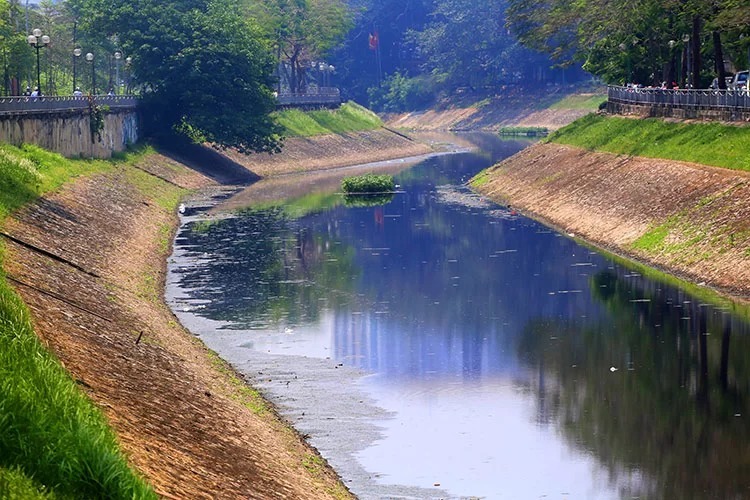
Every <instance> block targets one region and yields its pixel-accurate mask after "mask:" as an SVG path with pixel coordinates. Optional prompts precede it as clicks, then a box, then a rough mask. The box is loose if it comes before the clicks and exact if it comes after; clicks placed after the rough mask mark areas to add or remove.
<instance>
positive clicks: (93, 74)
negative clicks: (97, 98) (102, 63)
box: [86, 52, 96, 95]
mask: <svg viewBox="0 0 750 500" xmlns="http://www.w3.org/2000/svg"><path fill="white" fill-rule="evenodd" d="M86 60H87V61H88V62H90V63H91V95H96V65H95V64H94V54H93V53H91V52H87V53H86Z"/></svg>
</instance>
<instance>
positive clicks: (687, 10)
mask: <svg viewBox="0 0 750 500" xmlns="http://www.w3.org/2000/svg"><path fill="white" fill-rule="evenodd" d="M509 3H510V7H509V9H508V26H509V27H510V28H511V30H512V32H513V33H514V34H515V35H517V36H518V37H519V39H520V40H521V42H522V43H524V44H525V45H527V46H529V47H533V48H535V49H538V50H542V51H545V52H547V53H549V54H551V55H552V57H553V58H554V59H555V60H557V61H558V62H559V63H561V64H569V63H572V62H574V61H579V62H584V67H585V69H587V70H588V71H590V72H592V73H594V74H596V75H600V76H602V77H603V78H604V79H605V80H606V81H608V82H620V83H622V82H626V81H628V82H631V81H632V82H639V83H642V84H658V83H660V82H662V81H666V82H668V83H670V84H671V82H675V83H678V84H679V85H680V86H681V87H684V86H686V85H692V86H694V87H700V88H705V87H706V86H707V85H708V84H709V82H710V81H711V78H713V77H718V78H719V80H718V83H719V85H720V86H721V85H723V84H724V78H723V77H724V76H725V69H727V67H728V69H730V70H731V69H737V68H741V67H747V65H748V62H749V61H748V59H747V53H746V51H747V50H748V49H750V38H748V36H747V35H749V34H750V32H748V26H749V25H750V24H748V18H749V17H750V7H749V6H748V5H747V2H744V1H739V0H712V1H709V2H706V1H701V0H687V1H684V2H673V1H668V2H665V1H663V0H641V1H638V2H612V1H609V0H587V1H584V2H580V1H573V0H534V1H531V2H530V1H527V0H509Z"/></svg>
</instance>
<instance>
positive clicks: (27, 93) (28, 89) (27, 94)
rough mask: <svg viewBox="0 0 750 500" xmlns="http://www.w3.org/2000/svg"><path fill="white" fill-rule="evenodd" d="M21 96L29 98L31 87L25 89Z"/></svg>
mask: <svg viewBox="0 0 750 500" xmlns="http://www.w3.org/2000/svg"><path fill="white" fill-rule="evenodd" d="M23 95H24V96H26V97H29V96H30V95H31V87H26V90H24V91H23Z"/></svg>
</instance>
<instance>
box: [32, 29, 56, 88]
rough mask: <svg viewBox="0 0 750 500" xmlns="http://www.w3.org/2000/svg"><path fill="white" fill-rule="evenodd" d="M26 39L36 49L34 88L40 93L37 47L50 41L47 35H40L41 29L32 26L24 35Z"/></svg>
mask: <svg viewBox="0 0 750 500" xmlns="http://www.w3.org/2000/svg"><path fill="white" fill-rule="evenodd" d="M26 41H27V42H28V43H29V45H31V46H32V47H34V48H35V49H36V88H37V91H38V92H39V93H40V94H41V92H42V78H41V71H40V69H39V49H41V48H42V47H46V46H48V45H49V43H50V38H49V36H48V35H42V30H40V29H39V28H34V30H33V31H32V32H31V35H29V36H28V37H26Z"/></svg>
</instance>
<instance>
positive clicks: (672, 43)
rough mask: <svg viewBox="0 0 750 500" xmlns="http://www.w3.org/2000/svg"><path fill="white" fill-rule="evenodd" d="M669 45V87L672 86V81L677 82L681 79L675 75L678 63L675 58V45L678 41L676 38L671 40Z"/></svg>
mask: <svg viewBox="0 0 750 500" xmlns="http://www.w3.org/2000/svg"><path fill="white" fill-rule="evenodd" d="M667 45H669V70H668V71H667V73H668V76H667V80H668V81H667V84H668V85H669V88H670V89H671V88H672V82H675V81H677V80H679V79H680V78H679V77H678V76H675V73H677V64H676V62H675V60H674V47H675V45H677V42H676V41H675V40H670V41H669V42H668V43H667Z"/></svg>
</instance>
